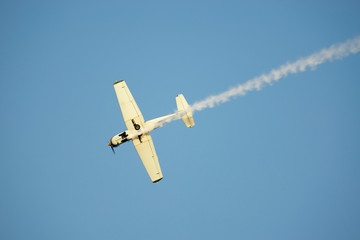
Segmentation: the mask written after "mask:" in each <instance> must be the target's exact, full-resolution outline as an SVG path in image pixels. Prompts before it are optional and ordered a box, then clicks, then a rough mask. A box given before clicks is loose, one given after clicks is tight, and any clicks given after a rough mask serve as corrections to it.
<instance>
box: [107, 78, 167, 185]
mask: <svg viewBox="0 0 360 240" xmlns="http://www.w3.org/2000/svg"><path fill="white" fill-rule="evenodd" d="M114 88H115V92H116V96H117V98H118V101H119V105H120V108H121V112H122V115H123V117H124V121H125V125H126V127H127V128H128V129H129V130H139V129H141V128H144V127H145V121H144V118H143V116H142V114H141V112H140V109H139V107H138V106H137V104H136V102H135V100H134V98H133V96H132V95H131V92H130V90H129V88H128V87H127V85H126V83H125V81H124V80H121V81H118V82H116V83H114ZM133 144H134V146H135V148H136V151H137V152H138V154H139V156H140V158H141V161H142V162H143V164H144V167H145V169H146V171H147V172H148V174H149V176H150V178H151V181H152V182H158V181H160V180H161V179H162V178H163V176H162V173H161V169H160V165H159V160H158V157H157V155H156V152H155V147H154V143H153V141H152V139H151V136H150V133H145V134H142V135H140V136H139V137H137V138H134V139H133Z"/></svg>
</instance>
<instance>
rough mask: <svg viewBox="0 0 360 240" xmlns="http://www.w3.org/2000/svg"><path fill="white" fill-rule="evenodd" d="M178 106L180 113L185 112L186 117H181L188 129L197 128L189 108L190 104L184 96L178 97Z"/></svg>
mask: <svg viewBox="0 0 360 240" xmlns="http://www.w3.org/2000/svg"><path fill="white" fill-rule="evenodd" d="M176 105H177V109H178V112H184V115H183V116H182V117H181V119H182V120H183V122H184V123H185V125H186V126H187V127H193V126H195V123H194V119H193V116H192V113H191V110H190V107H189V104H188V103H187V102H186V100H185V97H184V95H182V94H179V95H177V97H176Z"/></svg>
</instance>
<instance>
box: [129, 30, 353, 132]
mask: <svg viewBox="0 0 360 240" xmlns="http://www.w3.org/2000/svg"><path fill="white" fill-rule="evenodd" d="M359 51H360V36H358V37H356V38H353V39H350V40H347V41H345V42H343V43H340V44H334V45H332V46H330V47H329V48H324V49H322V50H320V51H319V52H316V53H313V54H312V55H310V56H308V57H306V58H300V59H299V60H297V61H295V62H292V63H286V64H284V65H281V66H280V67H279V68H276V69H273V70H271V71H270V72H269V73H267V74H263V75H260V76H259V77H255V78H253V79H250V80H248V81H247V82H245V83H243V84H240V85H238V86H236V87H233V88H231V89H230V90H228V91H225V92H223V93H220V94H218V95H215V96H210V97H208V98H206V99H204V100H202V101H199V102H196V103H194V104H193V105H192V106H190V109H189V110H190V111H192V112H196V111H202V110H204V109H206V108H213V107H215V106H218V105H220V104H222V103H225V102H228V101H229V100H230V99H231V98H233V97H236V96H243V95H246V94H247V93H248V92H250V91H253V90H261V89H262V88H263V87H264V86H265V85H271V84H272V83H274V82H277V81H278V80H280V79H281V78H284V77H286V76H287V75H289V74H295V73H298V72H304V71H306V70H308V69H309V68H310V69H315V67H316V66H318V65H320V64H322V63H324V62H326V61H332V60H337V59H342V58H344V57H347V56H349V55H350V54H356V53H358V52H359ZM184 114H185V112H175V113H173V114H170V115H167V116H165V117H163V118H162V120H161V121H156V122H154V123H149V124H146V126H145V128H143V129H141V130H140V131H136V132H133V133H131V134H130V136H129V138H134V137H137V136H138V135H141V134H144V133H146V132H150V131H152V130H154V129H156V128H159V127H162V126H163V125H165V124H166V123H169V122H172V121H175V120H177V119H180V118H181V117H182V116H183V115H184Z"/></svg>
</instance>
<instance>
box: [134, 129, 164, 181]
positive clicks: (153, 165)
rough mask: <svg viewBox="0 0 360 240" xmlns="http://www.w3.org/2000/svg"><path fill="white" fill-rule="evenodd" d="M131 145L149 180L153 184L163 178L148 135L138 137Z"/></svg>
mask: <svg viewBox="0 0 360 240" xmlns="http://www.w3.org/2000/svg"><path fill="white" fill-rule="evenodd" d="M133 144H134V146H135V148H136V151H137V152H138V154H139V156H140V158H141V161H142V162H143V164H144V167H145V169H146V171H147V172H148V174H149V176H150V178H151V181H152V182H154V183H155V182H158V181H160V180H161V179H162V178H163V176H162V173H161V168H160V165H159V160H158V157H157V155H156V151H155V147H154V143H153V141H152V139H151V136H150V133H145V134H143V135H141V136H139V138H135V139H133Z"/></svg>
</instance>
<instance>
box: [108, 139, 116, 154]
mask: <svg viewBox="0 0 360 240" xmlns="http://www.w3.org/2000/svg"><path fill="white" fill-rule="evenodd" d="M108 145H109V146H110V147H111V150H112V151H113V153H114V154H115V150H114V146H113V145H112V144H111V142H109V144H108Z"/></svg>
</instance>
